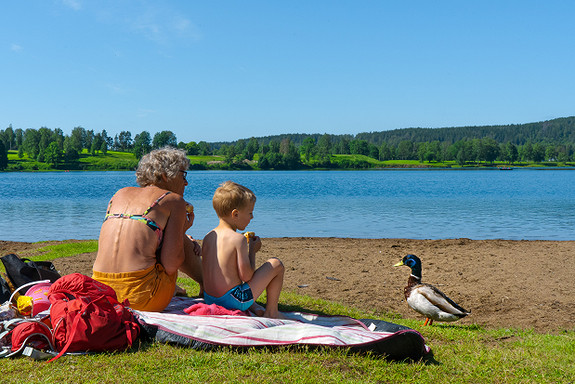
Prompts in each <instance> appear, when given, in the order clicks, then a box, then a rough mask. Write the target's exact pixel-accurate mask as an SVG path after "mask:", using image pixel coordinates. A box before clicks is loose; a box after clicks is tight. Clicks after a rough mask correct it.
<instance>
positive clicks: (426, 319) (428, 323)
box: [423, 317, 433, 327]
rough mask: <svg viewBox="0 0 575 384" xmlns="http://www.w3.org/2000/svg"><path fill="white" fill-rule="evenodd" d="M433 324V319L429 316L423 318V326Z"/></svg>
mask: <svg viewBox="0 0 575 384" xmlns="http://www.w3.org/2000/svg"><path fill="white" fill-rule="evenodd" d="M431 324H433V319H430V318H429V317H426V318H425V323H423V326H424V327H425V326H426V325H431Z"/></svg>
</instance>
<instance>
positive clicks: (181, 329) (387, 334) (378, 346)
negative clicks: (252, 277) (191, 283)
mask: <svg viewBox="0 0 575 384" xmlns="http://www.w3.org/2000/svg"><path fill="white" fill-rule="evenodd" d="M199 303H203V301H202V299H193V298H181V297H175V298H174V299H173V300H172V302H171V304H170V305H169V306H168V308H167V309H166V310H164V311H163V312H160V313H158V312H145V311H134V312H135V314H136V317H137V318H138V319H139V321H140V324H141V325H142V327H143V328H144V330H145V331H146V332H147V333H148V334H149V335H150V336H152V337H153V338H155V340H157V341H159V342H168V343H175V344H179V345H183V346H188V347H192V348H196V349H210V348H214V347H216V346H232V347H238V348H249V347H270V346H280V345H298V344H299V345H311V346H329V347H344V348H350V349H352V350H355V351H371V352H373V353H377V354H380V355H382V356H385V357H387V358H391V359H400V360H403V359H407V358H410V359H420V358H421V357H423V356H424V355H426V354H427V353H429V352H430V350H429V348H428V347H427V346H426V345H425V342H424V339H423V337H422V336H421V334H420V333H419V332H417V331H415V330H413V329H410V328H407V327H403V326H401V325H397V324H393V323H388V322H385V321H380V320H371V319H362V320H358V319H353V318H350V317H345V316H320V315H315V314H306V313H301V312H283V314H284V315H285V316H286V317H288V319H285V320H284V319H282V320H279V319H269V318H263V317H256V316H237V315H200V316H197V315H195V316H192V315H188V314H187V313H186V312H185V310H186V309H188V312H189V308H190V307H191V306H194V305H195V304H199Z"/></svg>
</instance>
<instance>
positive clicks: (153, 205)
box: [142, 191, 172, 217]
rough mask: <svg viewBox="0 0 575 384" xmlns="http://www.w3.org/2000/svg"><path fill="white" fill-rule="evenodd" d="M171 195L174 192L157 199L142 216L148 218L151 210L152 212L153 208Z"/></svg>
mask: <svg viewBox="0 0 575 384" xmlns="http://www.w3.org/2000/svg"><path fill="white" fill-rule="evenodd" d="M170 193H172V192H170V191H168V192H166V193H164V194H163V195H162V196H160V197H158V198H157V199H156V201H154V202H153V203H152V205H150V206H149V207H148V209H146V211H145V212H144V213H143V214H142V216H143V217H146V215H147V214H148V213H149V212H150V210H151V209H152V208H154V207H155V206H156V205H158V203H159V202H160V200H162V199H163V198H164V197H166V196H167V195H169V194H170Z"/></svg>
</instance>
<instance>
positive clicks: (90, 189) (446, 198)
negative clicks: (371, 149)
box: [0, 169, 575, 242]
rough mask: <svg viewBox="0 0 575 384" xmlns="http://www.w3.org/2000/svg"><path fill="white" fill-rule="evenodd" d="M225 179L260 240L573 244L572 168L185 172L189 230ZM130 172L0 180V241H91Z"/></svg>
mask: <svg viewBox="0 0 575 384" xmlns="http://www.w3.org/2000/svg"><path fill="white" fill-rule="evenodd" d="M226 180H233V181H236V182H238V183H240V184H244V185H246V186H248V187H249V188H251V189H252V190H253V191H254V192H255V193H256V195H257V198H258V200H257V203H256V206H255V211H254V216H255V218H254V220H253V221H252V223H251V224H250V225H249V226H248V228H247V229H248V230H251V231H255V232H256V233H257V234H258V235H259V236H261V237H298V236H312V237H354V238H411V239H447V238H462V237H465V238H470V239H512V240H523V239H525V240H535V239H539V240H575V215H574V214H573V213H574V212H575V188H574V185H575V172H574V171H570V170H548V169H546V170H527V169H525V170H524V169H514V170H512V171H498V170H378V171H261V172H259V171H253V172H252V171H249V172H248V171H244V172H241V171H192V172H189V173H188V182H189V186H188V187H187V188H186V193H185V196H184V197H185V199H186V200H187V201H189V202H191V203H192V204H193V205H194V207H195V213H196V220H195V223H194V226H193V227H192V228H190V230H189V231H188V233H189V234H191V235H192V236H194V237H197V238H202V237H203V236H204V235H205V234H206V233H207V232H208V231H209V230H211V229H212V228H213V227H215V226H216V225H217V222H218V220H217V217H216V215H215V213H214V211H213V208H212V206H211V198H212V195H213V192H214V190H215V189H216V188H217V186H218V185H219V184H220V183H222V182H223V181H226ZM129 185H136V184H135V176H134V173H133V172H42V173H0V212H1V215H0V240H10V241H30V242H34V241H41V240H65V239H97V238H98V234H99V230H100V225H101V223H102V219H103V217H104V214H105V211H106V207H107V203H108V200H109V199H110V197H111V196H112V195H113V194H114V192H115V191H116V190H117V189H119V188H120V187H123V186H129Z"/></svg>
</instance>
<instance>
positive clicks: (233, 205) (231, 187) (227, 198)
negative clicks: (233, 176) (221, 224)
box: [212, 181, 256, 217]
mask: <svg viewBox="0 0 575 384" xmlns="http://www.w3.org/2000/svg"><path fill="white" fill-rule="evenodd" d="M252 202H253V203H255V202H256V195H255V194H254V193H253V192H252V191H251V190H250V189H249V188H246V187H244V186H243V185H240V184H237V183H234V182H233V181H226V182H225V183H222V184H220V186H219V187H218V189H216V192H215V193H214V198H213V199H212V205H213V206H214V210H215V211H216V214H217V215H218V217H225V216H228V215H229V214H230V213H232V211H233V210H234V209H242V208H244V207H245V206H247V205H248V204H249V203H252Z"/></svg>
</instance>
